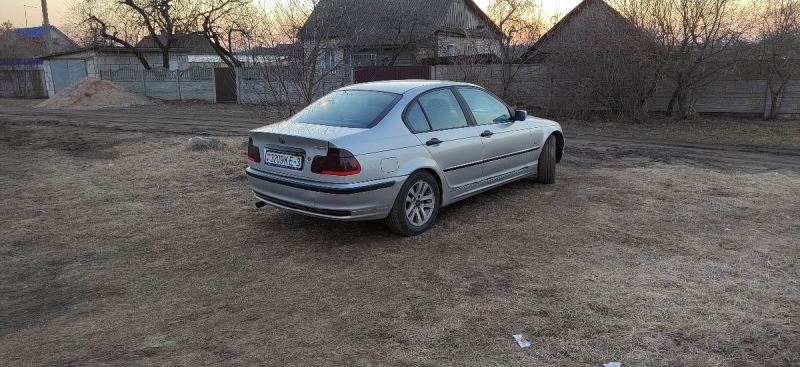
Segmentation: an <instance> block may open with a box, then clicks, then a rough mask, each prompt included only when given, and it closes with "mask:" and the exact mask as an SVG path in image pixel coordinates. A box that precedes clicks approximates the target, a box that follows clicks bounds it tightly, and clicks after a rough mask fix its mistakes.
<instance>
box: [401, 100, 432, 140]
mask: <svg viewBox="0 0 800 367" xmlns="http://www.w3.org/2000/svg"><path fill="white" fill-rule="evenodd" d="M406 122H407V123H408V126H411V130H414V132H415V133H421V132H425V131H429V130H430V129H431V126H430V125H428V119H427V118H426V117H425V114H424V113H422V108H421V107H420V106H419V102H418V101H417V102H414V104H413V105H411V108H409V109H408V114H407V115H406Z"/></svg>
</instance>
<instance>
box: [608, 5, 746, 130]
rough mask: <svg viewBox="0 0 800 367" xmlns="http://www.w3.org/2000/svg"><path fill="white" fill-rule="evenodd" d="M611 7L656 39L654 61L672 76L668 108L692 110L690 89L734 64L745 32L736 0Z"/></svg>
mask: <svg viewBox="0 0 800 367" xmlns="http://www.w3.org/2000/svg"><path fill="white" fill-rule="evenodd" d="M613 4H614V5H615V6H616V8H617V9H618V10H619V11H620V12H621V13H622V14H623V15H624V16H625V17H626V18H628V19H629V20H631V21H632V22H633V23H634V24H636V25H637V26H638V27H639V28H640V29H642V30H643V31H644V32H645V33H646V34H647V35H649V37H650V38H651V39H652V41H653V42H654V43H655V44H656V45H658V47H659V49H660V51H659V53H658V55H657V56H656V57H655V58H654V60H653V62H655V63H657V64H658V65H657V66H656V67H655V68H654V70H657V71H658V72H659V73H661V74H662V75H663V77H664V78H667V79H668V80H671V81H672V86H671V88H672V92H671V94H670V98H669V102H668V104H667V111H668V112H670V113H672V114H673V115H675V116H678V117H681V118H685V117H687V116H688V115H690V114H691V113H692V109H693V104H694V100H693V98H692V93H693V92H694V90H696V89H697V88H699V87H702V86H704V85H707V84H708V83H710V82H711V81H713V80H715V78H716V77H718V76H719V75H720V74H721V72H722V71H724V70H725V69H727V68H729V67H730V66H732V65H734V64H735V61H736V56H737V55H736V49H737V46H738V42H739V41H740V40H741V39H742V37H743V35H745V34H746V32H747V30H748V27H749V26H750V25H749V24H748V23H747V22H744V21H742V20H743V19H742V13H741V12H742V11H743V10H744V9H743V8H742V7H741V6H740V2H739V1H737V0H615V1H613Z"/></svg>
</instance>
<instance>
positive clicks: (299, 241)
mask: <svg viewBox="0 0 800 367" xmlns="http://www.w3.org/2000/svg"><path fill="white" fill-rule="evenodd" d="M6 103H7V102H6ZM181 108H183V107H176V108H174V116H175V119H176V120H178V119H180V118H181V117H180V114H181V111H182V110H181ZM203 108H206V109H207V110H208V111H207V112H204V114H206V115H208V114H213V113H214V107H213V106H210V107H209V106H206V107H203ZM168 110H169V108H162V109H161V110H159V111H161V112H159V113H161V114H162V115H160V116H161V120H158V121H155V120H149V119H147V118H143V119H144V120H146V121H150V124H151V125H158V124H160V125H158V126H159V128H158V129H155V128H153V126H151V125H146V126H145V125H141V126H145V127H143V128H137V127H136V126H139V125H132V124H133V123H132V122H131V123H128V124H125V123H123V122H120V121H117V122H113V121H112V122H108V123H107V124H104V123H103V122H102V121H99V119H98V121H96V122H92V121H89V120H86V121H88V122H85V123H82V122H81V121H84V120H82V119H83V117H80V116H83V115H74V116H73V117H72V118H68V117H69V116H68V117H64V116H66V115H64V116H55V115H48V116H45V117H42V116H40V115H39V114H40V112H32V113H31V116H27V117H24V116H23V117H21V116H22V115H23V114H24V113H23V112H20V111H22V109H21V108H20V109H18V110H15V111H17V112H16V113H17V114H16V115H14V116H11V115H5V116H4V115H3V112H0V185H1V186H2V191H0V208H2V211H1V213H2V214H0V361H2V362H0V364H2V365H9V366H28V365H32V366H39V365H44V366H138V365H143V366H150V365H164V366H168V365H181V366H183V365H186V366H196V365H211V364H213V365H233V366H241V365H275V366H285V365H356V366H359V365H361V366H375V365H387V366H388V365H391V366H398V365H413V366H441V365H452V366H489V365H492V366H494V365H499V366H602V364H603V363H608V362H610V361H620V362H622V365H623V366H625V367H628V366H800V284H798V281H800V241H799V240H798V239H800V163H799V162H800V157H799V156H792V155H789V156H787V155H777V154H768V153H742V152H740V151H735V150H733V151H730V152H727V151H726V150H725V149H721V150H715V151H696V150H694V149H691V148H678V147H666V146H663V147H662V146H659V145H652V144H639V145H636V144H637V143H636V142H634V141H631V142H629V144H628V143H624V142H622V143H621V142H603V141H600V140H598V141H593V140H592V139H591V138H587V137H584V136H576V135H572V133H570V131H569V130H568V128H567V127H565V130H566V131H567V144H568V146H567V151H566V155H565V158H564V160H563V161H562V163H561V164H560V165H559V166H558V175H557V181H556V183H555V184H553V185H540V184H537V183H535V182H534V181H533V180H522V181H519V182H516V183H513V184H510V185H508V186H505V187H502V188H500V189H497V190H494V191H491V192H488V193H486V194H483V195H480V196H478V197H474V198H471V199H468V200H466V201H462V202H459V203H457V204H454V205H452V206H449V207H446V208H444V209H443V210H442V211H441V212H440V217H439V218H438V219H437V222H436V224H435V226H434V227H433V228H432V229H431V230H430V231H428V232H426V233H424V234H423V235H421V236H418V237H413V238H402V237H398V236H395V235H393V234H391V233H390V232H389V231H388V230H387V229H386V228H385V227H384V225H383V223H382V222H380V221H376V222H358V223H340V222H331V221H325V220H319V219H313V218H307V217H303V216H299V215H294V214H290V213H286V212H283V211H280V210H277V209H274V208H271V207H265V208H263V209H256V208H255V206H254V205H253V203H254V202H255V200H254V198H253V196H252V193H251V191H250V189H249V186H248V184H247V181H246V180H245V175H244V166H245V159H246V158H245V157H246V152H245V150H244V149H242V147H241V143H242V142H243V141H244V140H245V135H244V132H243V131H246V130H240V131H239V132H238V133H237V132H236V131H237V130H236V129H233V130H231V132H230V134H229V135H230V136H228V137H226V138H224V139H223V140H224V142H225V147H224V149H221V150H211V151H194V150H191V149H190V148H189V147H188V145H187V144H186V141H187V139H188V138H189V137H191V136H193V135H192V129H193V128H185V130H180V131H175V130H172V129H173V128H174V126H172V127H171V126H170V124H169V122H170V119H171V115H169V114H168V113H169V111H168ZM126 111H128V112H125V111H123V112H122V115H124V114H126V113H127V114H129V115H131V116H135V115H138V114H139V111H142V110H140V109H137V108H133V109H130V110H126ZM221 111H223V112H217V113H218V115H217V116H216V117H213V118H219V120H220V121H223V120H224V119H225V115H226V114H229V113H231V114H237V113H239V114H243V113H245V112H242V111H239V112H236V111H227V112H225V111H226V110H225V108H222V107H221ZM9 116H10V117H9ZM36 116H39V117H38V120H39V121H38V122H37V120H36V119H37V117H36ZM75 116H77V117H75ZM213 118H212V117H209V119H213ZM131 119H133V117H131ZM755 123H760V122H755ZM795 124H798V122H796V121H795ZM571 125H572V126H574V129H575V130H578V131H586V130H591V128H590V127H586V126H583V127H581V126H577V125H578V124H577V123H571ZM566 126H570V124H568V125H566ZM794 126H797V125H794ZM237 128H238V129H241V127H237ZM626 128H627V127H626ZM672 128H674V127H670V126H665V127H663V129H666V130H665V131H669V129H672ZM580 129H584V130H580ZM792 129H794V127H792ZM701 130H702V129H701ZM155 131H161V132H155ZM163 131H166V132H167V133H164V132H163ZM791 131H795V132H796V131H797V130H790V131H787V132H786V133H785V134H791ZM702 133H703V134H707V135H709V136H713V135H714V133H713V132H711V131H706V130H702ZM620 134H622V133H620ZM771 134H772V133H770V135H771ZM589 135H591V134H589ZM765 135H766V134H765ZM607 136H612V137H613V136H619V135H618V134H617V133H616V132H615V133H608V134H607ZM675 136H677V135H675ZM715 139H722V140H721V141H727V140H725V139H732V140H729V141H734V140H735V139H736V138H730V137H718V138H715ZM757 139H770V136H758V137H757ZM775 139H786V138H785V137H784V136H780V134H778V135H775ZM789 139H792V137H789ZM794 139H797V137H796V136H795V137H794ZM673 140H675V141H677V140H679V139H673ZM787 144H789V147H788V148H791V143H787ZM788 148H787V149H788ZM794 148H795V149H796V148H797V146H794ZM513 334H523V335H524V336H525V338H526V339H527V340H529V341H530V342H531V343H532V346H531V347H530V348H520V347H519V346H518V345H517V344H516V342H515V341H514V339H513V337H512V335H513Z"/></svg>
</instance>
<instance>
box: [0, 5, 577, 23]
mask: <svg viewBox="0 0 800 367" xmlns="http://www.w3.org/2000/svg"><path fill="white" fill-rule="evenodd" d="M77 1H80V0H47V10H48V14H49V18H50V24H53V25H55V26H57V27H58V26H63V25H65V24H66V23H67V21H66V20H65V18H66V16H67V11H68V8H69V5H70V4H73V3H74V2H77ZM474 1H475V3H477V4H478V6H480V7H481V8H482V9H484V10H486V6H487V5H489V0H474ZM539 1H540V3H541V6H542V9H543V10H544V12H545V13H546V14H554V13H555V12H559V13H561V14H566V13H567V12H569V11H570V10H572V8H574V7H575V5H578V3H580V2H581V0H539ZM26 6H27V7H26ZM26 11H27V13H28V16H27V19H28V26H29V27H35V26H39V25H42V2H41V0H0V23H2V22H5V21H10V22H11V23H13V24H14V27H16V28H20V27H25V12H26Z"/></svg>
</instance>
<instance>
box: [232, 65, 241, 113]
mask: <svg viewBox="0 0 800 367" xmlns="http://www.w3.org/2000/svg"><path fill="white" fill-rule="evenodd" d="M239 69H241V68H233V74H234V75H236V103H237V104H242V96H241V94H242V87H241V86H240V84H241V83H240V81H241V79H240V78H239Z"/></svg>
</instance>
